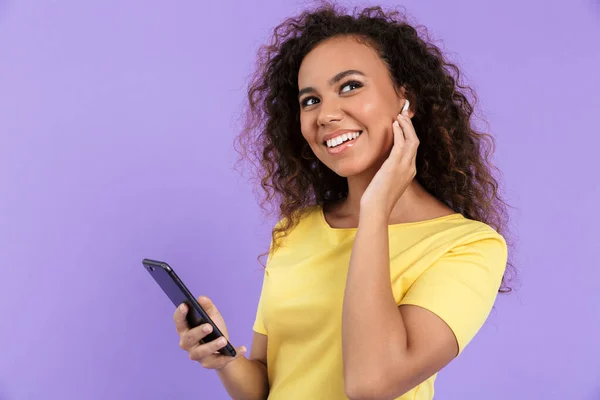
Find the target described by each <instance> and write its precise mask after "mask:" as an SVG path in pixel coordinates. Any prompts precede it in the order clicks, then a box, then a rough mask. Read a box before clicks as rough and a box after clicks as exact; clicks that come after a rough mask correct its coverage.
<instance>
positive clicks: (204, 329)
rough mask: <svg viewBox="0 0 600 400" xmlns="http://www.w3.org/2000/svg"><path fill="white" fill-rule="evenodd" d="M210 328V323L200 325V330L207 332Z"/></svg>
mask: <svg viewBox="0 0 600 400" xmlns="http://www.w3.org/2000/svg"><path fill="white" fill-rule="evenodd" d="M211 328H212V327H211V326H210V325H204V326H203V327H202V331H203V332H206V333H208V332H210V330H211Z"/></svg>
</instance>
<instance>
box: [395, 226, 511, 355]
mask: <svg viewBox="0 0 600 400" xmlns="http://www.w3.org/2000/svg"><path fill="white" fill-rule="evenodd" d="M507 255H508V254H507V246H506V242H505V240H504V238H503V237H502V236H501V235H500V234H498V233H497V232H495V231H494V232H493V233H491V234H487V233H486V234H484V235H483V237H482V235H478V238H476V239H472V240H469V241H468V242H466V243H463V244H460V245H458V246H456V247H455V248H453V249H452V250H450V251H449V252H448V253H446V254H445V255H444V256H442V257H441V258H440V259H439V260H438V261H437V262H435V263H434V264H432V265H431V267H429V268H428V269H427V270H425V272H423V273H422V274H421V276H420V277H419V278H417V280H416V281H415V282H414V283H413V284H412V286H411V287H410V288H409V290H408V292H407V293H406V295H405V296H404V298H403V299H402V300H401V301H400V305H403V304H412V305H416V306H420V307H423V308H425V309H427V310H429V311H431V312H433V313H434V314H436V315H437V316H438V317H440V318H441V319H442V320H443V321H445V322H446V324H448V326H449V327H450V329H451V330H452V331H453V332H454V335H455V336H456V340H457V342H458V346H459V353H460V352H462V351H463V349H464V348H465V347H466V345H467V344H468V343H469V342H470V341H471V339H473V337H474V336H475V334H476V333H477V332H478V331H479V329H481V327H482V326H483V323H484V322H485V320H486V319H487V317H488V315H489V313H490V312H491V310H492V307H493V305H494V302H495V300H496V297H497V295H498V289H499V288H500V284H501V281H502V276H503V275H504V271H505V269H506V263H507Z"/></svg>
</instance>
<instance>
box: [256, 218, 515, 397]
mask: <svg viewBox="0 0 600 400" xmlns="http://www.w3.org/2000/svg"><path fill="white" fill-rule="evenodd" d="M356 231H357V229H356V228H350V229H335V228H331V227H330V226H329V225H328V223H327V222H326V220H325V218H324V216H323V211H322V208H321V207H313V208H311V209H310V212H309V213H308V214H307V215H306V216H304V217H303V218H302V220H301V221H300V224H299V225H298V226H297V227H296V228H294V229H293V231H292V232H291V233H290V235H289V236H288V237H287V238H285V239H284V241H283V245H284V246H283V247H281V248H279V249H278V250H277V251H276V252H275V253H274V254H273V255H271V256H270V257H269V259H268V261H267V265H266V270H265V275H264V282H263V288H262V293H261V296H260V301H259V305H258V310H257V315H256V321H255V323H254V330H255V331H256V332H258V333H261V334H263V335H267V337H268V345H267V367H268V375H269V384H270V393H269V399H270V400H294V399H302V400H304V399H311V400H312V399H315V400H316V399H328V400H337V399H347V397H346V395H345V394H344V382H343V369H342V303H343V299H344V288H345V285H346V276H347V272H348V266H349V263H350V253H351V250H352V244H353V241H354V238H355V235H356ZM388 232H389V241H390V246H389V247H390V270H391V285H392V289H393V293H394V299H395V300H396V304H398V305H401V304H413V305H418V306H421V307H423V308H426V309H428V310H430V311H432V312H434V313H435V314H436V315H438V316H439V317H440V318H442V319H443V320H444V321H445V322H446V323H447V324H448V326H449V327H450V328H451V329H452V331H453V332H454V334H455V336H456V338H457V341H458V344H459V352H461V351H462V350H463V349H464V348H465V346H466V345H467V343H469V341H470V340H471V339H472V338H473V336H475V334H476V333H477V331H478V330H479V329H480V328H481V326H482V325H483V323H484V321H485V320H486V318H487V316H488V315H489V313H490V311H491V309H492V306H493V304H494V301H495V299H496V296H497V293H498V288H499V286H500V282H501V279H502V275H503V273H504V270H505V268H506V262H507V247H506V242H505V241H504V238H503V237H502V236H501V235H500V234H498V233H497V232H496V231H495V230H493V229H492V228H491V227H489V226H488V225H486V224H483V223H481V222H478V221H474V220H470V219H467V218H465V217H464V216H462V215H461V214H452V215H448V216H444V217H441V218H436V219H432V220H428V221H422V222H413V223H404V224H397V225H390V226H389V229H388ZM366 295H368V294H366ZM434 380H435V375H434V376H432V377H431V378H429V379H428V380H426V381H425V382H423V383H421V384H420V385H419V386H417V387H415V388H414V389H412V390H411V391H409V392H408V393H406V394H404V395H402V396H401V397H398V399H401V400H408V399H411V400H431V399H432V398H433V382H434Z"/></svg>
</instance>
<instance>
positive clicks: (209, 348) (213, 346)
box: [190, 336, 227, 361]
mask: <svg viewBox="0 0 600 400" xmlns="http://www.w3.org/2000/svg"><path fill="white" fill-rule="evenodd" d="M226 345H227V339H225V338H224V337H222V336H221V337H220V338H218V339H216V340H213V341H211V342H208V343H204V344H201V345H199V346H196V347H194V348H193V349H192V350H190V359H192V360H196V361H201V360H202V359H204V358H206V357H209V356H215V354H213V353H215V352H217V351H219V349H221V348H223V347H225V346H226Z"/></svg>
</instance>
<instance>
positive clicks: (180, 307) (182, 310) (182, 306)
mask: <svg viewBox="0 0 600 400" xmlns="http://www.w3.org/2000/svg"><path fill="white" fill-rule="evenodd" d="M179 311H181V312H182V313H183V314H185V305H184V304H182V305H180V306H179Z"/></svg>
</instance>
